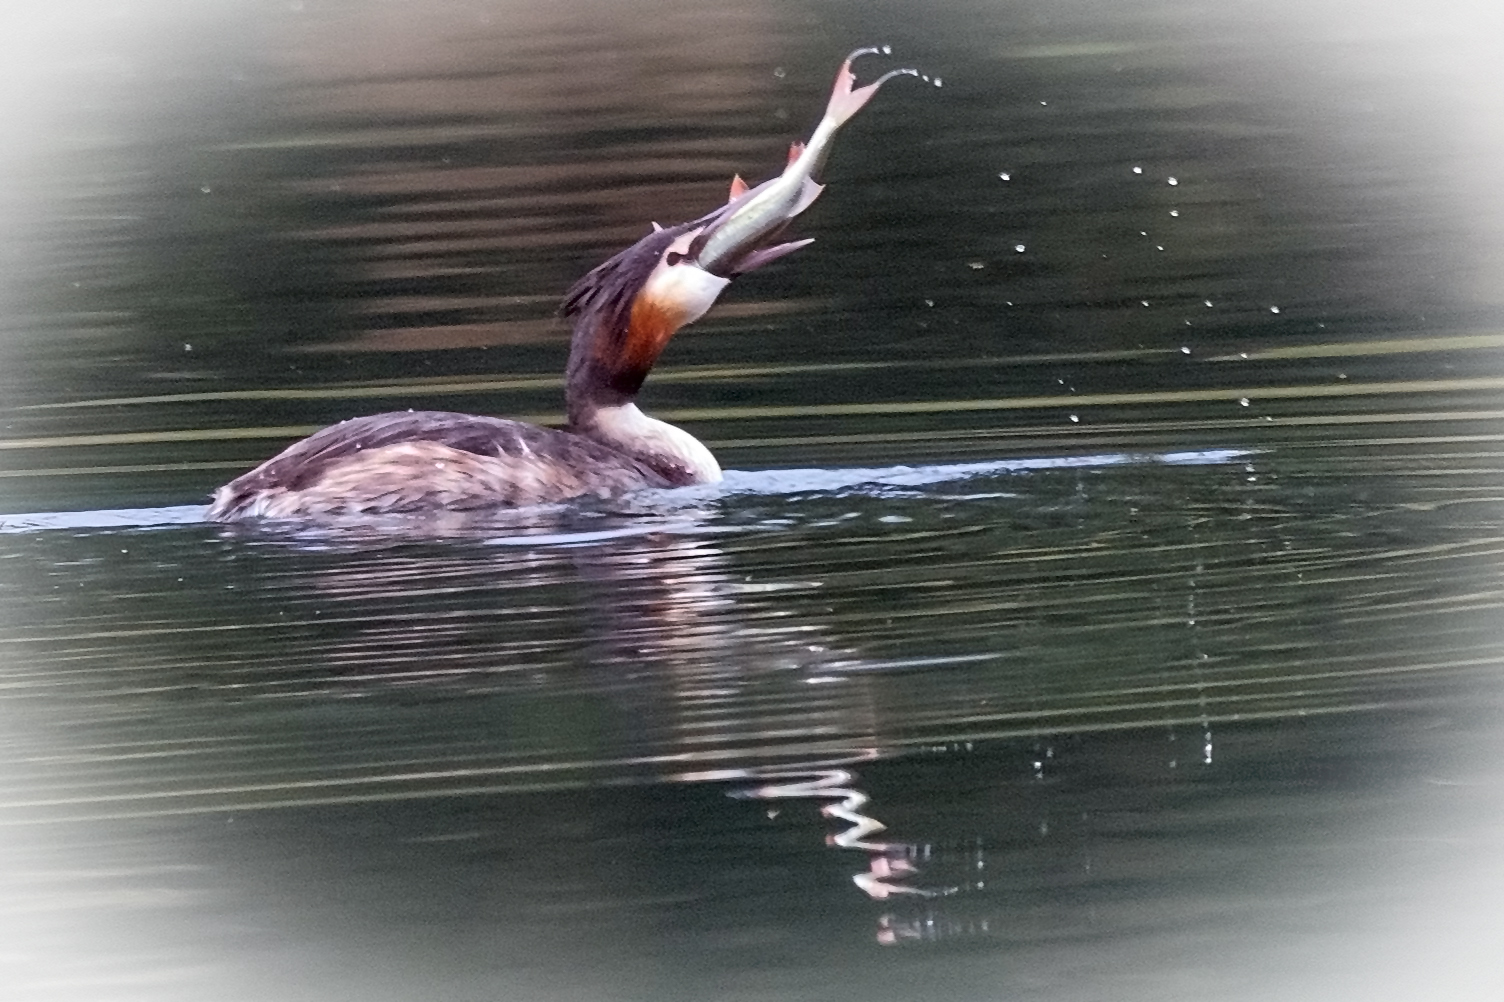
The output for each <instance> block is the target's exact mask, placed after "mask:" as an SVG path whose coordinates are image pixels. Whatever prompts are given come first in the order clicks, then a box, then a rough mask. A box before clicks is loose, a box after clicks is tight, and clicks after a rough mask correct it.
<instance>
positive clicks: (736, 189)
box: [726, 174, 747, 202]
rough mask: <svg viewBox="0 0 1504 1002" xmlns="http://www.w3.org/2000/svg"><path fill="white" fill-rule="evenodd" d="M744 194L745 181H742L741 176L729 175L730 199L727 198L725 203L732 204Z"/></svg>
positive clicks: (745, 188) (745, 191)
mask: <svg viewBox="0 0 1504 1002" xmlns="http://www.w3.org/2000/svg"><path fill="white" fill-rule="evenodd" d="M746 193H747V182H745V181H743V180H742V176H741V175H740V174H732V175H731V197H729V198H727V199H726V201H728V202H734V201H736V200H737V199H738V198H740V197H741V196H743V195H745V194H746Z"/></svg>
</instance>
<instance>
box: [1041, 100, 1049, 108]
mask: <svg viewBox="0 0 1504 1002" xmlns="http://www.w3.org/2000/svg"><path fill="white" fill-rule="evenodd" d="M1049 104H1050V102H1048V101H1040V102H1039V105H1040V107H1042V108H1047V107H1049Z"/></svg>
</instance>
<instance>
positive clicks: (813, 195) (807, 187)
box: [789, 177, 825, 219]
mask: <svg viewBox="0 0 1504 1002" xmlns="http://www.w3.org/2000/svg"><path fill="white" fill-rule="evenodd" d="M824 190H825V185H823V184H820V183H818V182H816V181H815V180H814V179H813V178H808V177H807V178H805V179H804V185H803V186H802V187H801V188H800V189H799V201H797V202H795V203H794V208H793V209H791V210H790V211H789V218H790V219H792V218H794V217H795V216H797V215H799V213H801V212H803V211H804V210H805V209H807V208H809V207H810V206H811V205H813V204H814V201H815V199H817V198H819V197H820V192H822V191H824Z"/></svg>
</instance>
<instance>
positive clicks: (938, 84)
mask: <svg viewBox="0 0 1504 1002" xmlns="http://www.w3.org/2000/svg"><path fill="white" fill-rule="evenodd" d="M944 83H945V81H943V80H941V79H940V78H939V77H936V78H935V86H936V87H940V86H943V85H944Z"/></svg>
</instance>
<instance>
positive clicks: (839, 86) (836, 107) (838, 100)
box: [825, 45, 919, 125]
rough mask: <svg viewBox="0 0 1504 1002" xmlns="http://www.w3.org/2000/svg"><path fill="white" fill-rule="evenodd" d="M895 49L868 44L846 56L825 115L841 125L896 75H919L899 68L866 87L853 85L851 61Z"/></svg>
mask: <svg viewBox="0 0 1504 1002" xmlns="http://www.w3.org/2000/svg"><path fill="white" fill-rule="evenodd" d="M892 51H893V50H892V48H890V47H889V46H886V45H884V46H875V45H874V46H868V47H866V48H864V49H857V50H856V51H855V52H853V53H852V54H851V55H849V56H847V57H846V61H845V62H844V63H842V64H841V68H840V70H839V71H837V73H836V85H835V87H834V88H833V89H832V90H831V92H830V102H829V103H828V104H827V105H826V106H825V117H826V118H827V119H830V120H833V121H834V122H835V124H837V125H840V124H842V123H844V122H845V121H846V120H847V119H849V118H850V117H851V116H852V115H855V114H856V113H857V112H859V111H861V110H862V106H863V105H865V104H866V103H867V102H868V101H870V100H871V99H872V95H873V94H876V93H877V89H878V88H879V87H881V86H882V85H883V84H885V83H887V82H888V81H889V80H892V79H893V78H894V77H900V76H908V77H917V76H918V75H919V71H918V70H916V69H911V68H908V67H905V68H903V69H899V70H889V71H888V72H887V73H884V74H883V75H882V76H880V77H878V78H877V79H876V80H874V81H872V82H871V83H870V84H867V86H865V87H853V86H852V85H853V84H855V83H856V74H855V73H853V72H851V63H852V61H853V60H855V59H856V58H857V57H858V56H866V55H872V54H881V55H888V54H889V53H891V52H892Z"/></svg>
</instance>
